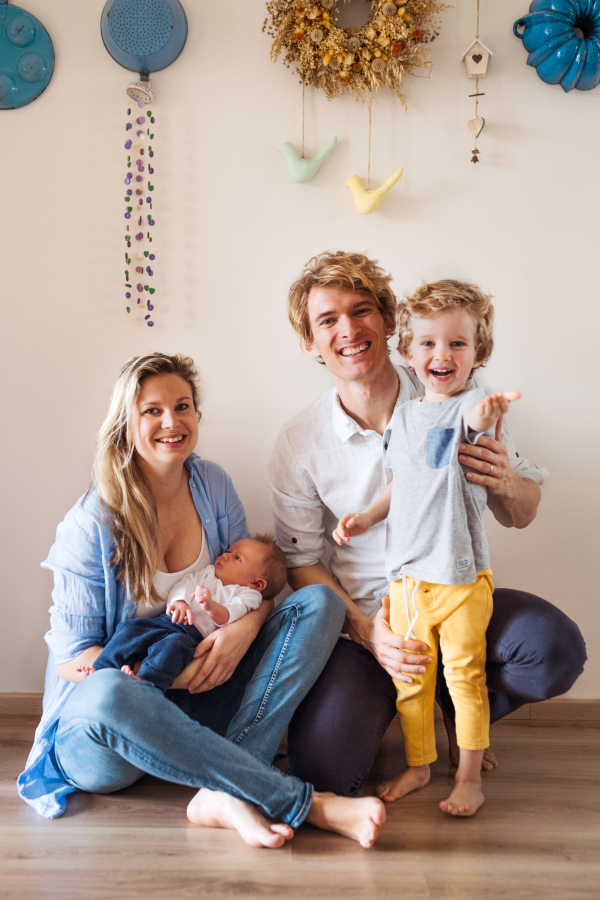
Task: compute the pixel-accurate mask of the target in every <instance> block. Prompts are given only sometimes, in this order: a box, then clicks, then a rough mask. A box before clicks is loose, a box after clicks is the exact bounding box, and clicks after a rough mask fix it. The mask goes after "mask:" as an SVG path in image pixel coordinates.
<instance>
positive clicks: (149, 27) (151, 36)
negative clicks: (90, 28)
mask: <svg viewBox="0 0 600 900" xmlns="http://www.w3.org/2000/svg"><path fill="white" fill-rule="evenodd" d="M100 28H101V31H102V40H103V41H104V46H105V47H106V49H107V50H108V52H109V53H110V55H111V56H112V58H113V59H114V60H116V61H117V62H118V63H119V64H120V65H121V66H123V67H124V68H125V69H129V70H130V71H132V72H139V73H140V75H141V76H142V83H141V84H139V83H136V84H135V85H130V87H131V88H132V90H131V91H130V90H129V89H128V93H129V94H130V96H131V97H133V99H136V100H137V99H140V100H147V99H150V98H151V96H152V95H151V92H150V89H149V84H148V75H149V74H150V72H158V71H160V70H161V69H166V68H167V66H170V65H171V63H173V62H175V60H176V59H177V57H178V56H179V54H180V53H181V51H182V50H183V48H184V46H185V42H186V40H187V31H188V28H187V19H186V16H185V12H184V10H183V7H182V5H181V3H180V2H179V0H108V2H107V3H106V5H105V7H104V9H103V10H102V18H101V22H100ZM136 91H137V93H136ZM138 93H139V94H140V96H137V94H138Z"/></svg>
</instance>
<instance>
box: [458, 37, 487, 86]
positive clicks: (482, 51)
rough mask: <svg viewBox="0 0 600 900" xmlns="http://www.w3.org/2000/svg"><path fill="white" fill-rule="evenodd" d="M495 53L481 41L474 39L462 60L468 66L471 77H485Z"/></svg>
mask: <svg viewBox="0 0 600 900" xmlns="http://www.w3.org/2000/svg"><path fill="white" fill-rule="evenodd" d="M493 55H494V54H493V53H492V51H491V50H488V48H487V47H486V46H485V44H482V43H481V41H478V40H475V41H473V43H472V44H471V46H470V47H469V49H468V50H466V51H465V52H464V53H463V56H462V61H463V62H464V64H465V66H466V67H467V74H468V76H469V78H483V76H484V75H485V73H486V72H487V67H488V63H489V61H490V57H491V56H493Z"/></svg>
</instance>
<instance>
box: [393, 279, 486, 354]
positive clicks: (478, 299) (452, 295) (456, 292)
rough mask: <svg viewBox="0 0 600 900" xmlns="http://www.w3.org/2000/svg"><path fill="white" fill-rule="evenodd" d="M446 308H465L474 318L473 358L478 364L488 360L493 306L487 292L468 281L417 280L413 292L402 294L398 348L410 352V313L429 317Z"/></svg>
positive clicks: (399, 311)
mask: <svg viewBox="0 0 600 900" xmlns="http://www.w3.org/2000/svg"><path fill="white" fill-rule="evenodd" d="M447 309H465V310H466V311H467V312H468V313H469V315H470V316H471V317H472V318H473V319H474V320H475V361H476V362H478V363H479V364H480V365H481V366H483V365H485V363H486V362H487V361H488V360H489V358H490V356H491V355H492V350H493V348H494V337H493V326H494V307H493V306H492V296H491V294H484V292H483V291H482V290H481V288H480V287H479V285H477V284H471V283H470V282H468V281H453V280H452V279H450V278H447V279H445V280H444V281H434V282H432V284H428V283H427V282H426V281H423V282H421V284H420V285H419V287H418V288H417V290H416V291H415V292H414V293H413V294H404V295H403V297H402V299H401V300H400V303H399V305H398V325H399V333H398V351H399V353H400V355H401V356H404V357H407V356H408V355H409V354H410V343H411V341H412V339H413V333H412V328H411V324H410V320H411V318H412V317H413V316H415V317H417V318H421V319H430V318H431V317H432V316H437V314H438V313H440V312H444V310H447Z"/></svg>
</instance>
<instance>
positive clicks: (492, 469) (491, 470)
mask: <svg viewBox="0 0 600 900" xmlns="http://www.w3.org/2000/svg"><path fill="white" fill-rule="evenodd" d="M493 471H494V467H493V465H492V464H491V463H490V475H491V474H492V472H493Z"/></svg>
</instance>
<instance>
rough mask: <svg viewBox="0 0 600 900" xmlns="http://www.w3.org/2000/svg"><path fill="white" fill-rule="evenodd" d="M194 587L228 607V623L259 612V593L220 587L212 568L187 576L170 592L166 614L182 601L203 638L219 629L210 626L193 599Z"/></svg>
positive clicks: (238, 586)
mask: <svg viewBox="0 0 600 900" xmlns="http://www.w3.org/2000/svg"><path fill="white" fill-rule="evenodd" d="M197 587H207V588H208V590H209V591H210V593H211V596H212V598H213V600H215V601H216V602H217V603H222V604H223V606H226V607H227V609H228V610H229V621H230V622H235V620H236V619H241V617H242V616H245V615H246V613H248V612H251V611H252V610H253V609H258V607H259V606H260V604H261V601H262V594H261V593H260V591H255V590H254V588H249V587H245V586H244V585H241V584H223V582H222V581H221V579H220V578H217V576H216V575H215V567H214V566H206V568H205V569H198V571H197V572H190V573H189V574H188V575H186V576H185V578H182V579H181V581H178V582H177V584H175V585H174V586H173V587H172V588H171V590H170V591H169V597H168V600H167V612H168V611H169V607H170V606H171V604H172V603H174V602H175V601H176V600H185V602H186V603H187V604H188V606H189V607H190V609H191V611H192V619H193V623H194V625H195V626H196V628H197V629H198V631H199V632H200V634H201V635H202V637H206V636H207V635H208V634H210V633H211V632H213V631H216V630H217V628H219V627H220V626H219V625H217V624H216V623H215V622H213V620H212V619H211V617H210V616H209V615H208V613H207V612H205V610H203V609H202V607H201V606H200V605H199V604H198V603H197V602H196V601H195V600H194V598H193V597H192V594H193V593H194V591H195V590H196V588H197Z"/></svg>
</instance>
